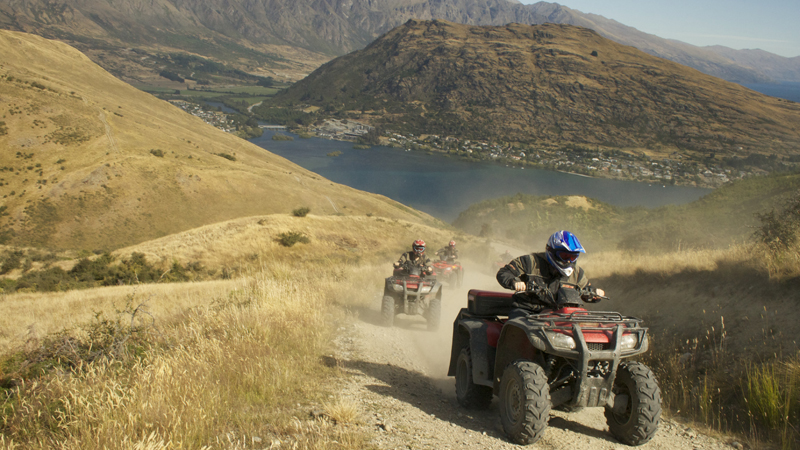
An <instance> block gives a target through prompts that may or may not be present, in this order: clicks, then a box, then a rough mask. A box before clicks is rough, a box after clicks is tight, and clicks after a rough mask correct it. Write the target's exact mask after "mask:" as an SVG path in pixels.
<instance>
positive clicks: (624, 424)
mask: <svg viewBox="0 0 800 450" xmlns="http://www.w3.org/2000/svg"><path fill="white" fill-rule="evenodd" d="M613 392H614V395H615V401H614V403H615V404H614V405H613V406H607V407H606V409H605V415H606V422H607V423H608V429H609V430H610V431H611V434H613V435H614V437H616V438H617V439H619V441H620V442H622V443H623V444H627V445H642V444H644V443H646V442H647V441H649V440H650V439H652V438H653V436H654V435H655V434H656V431H657V430H658V423H659V420H660V419H661V390H660V389H659V388H658V382H656V377H655V375H654V374H653V371H652V370H650V369H649V368H648V367H647V366H645V365H644V364H641V363H638V362H634V361H629V362H624V363H622V364H620V366H619V369H618V370H617V376H616V379H614V388H613Z"/></svg>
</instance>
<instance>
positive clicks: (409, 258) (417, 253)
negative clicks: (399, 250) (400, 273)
mask: <svg viewBox="0 0 800 450" xmlns="http://www.w3.org/2000/svg"><path fill="white" fill-rule="evenodd" d="M408 263H410V264H413V265H415V266H419V267H421V268H422V270H423V271H424V272H425V273H427V274H431V273H433V266H432V263H431V259H430V258H428V257H427V256H426V255H425V241H423V240H422V239H417V240H416V241H414V243H413V244H411V251H410V252H405V253H403V254H402V255H400V259H398V260H397V262H396V263H394V267H395V268H400V267H405V266H406V264H408Z"/></svg>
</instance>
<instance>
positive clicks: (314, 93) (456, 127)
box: [254, 21, 800, 154]
mask: <svg viewBox="0 0 800 450" xmlns="http://www.w3.org/2000/svg"><path fill="white" fill-rule="evenodd" d="M274 104H277V105H284V106H291V105H295V106H297V105H304V104H305V105H313V106H318V107H320V108H321V110H322V111H324V112H323V113H320V114H322V115H323V117H325V115H326V114H327V115H333V114H344V113H347V114H348V115H349V116H350V117H353V116H355V117H358V118H360V119H361V120H365V121H369V122H372V123H374V124H382V125H384V126H385V127H386V128H387V129H388V130H396V131H406V132H411V133H414V134H441V135H450V136H456V137H464V138H469V139H481V140H491V139H498V140H502V141H506V142H522V143H527V144H530V145H534V146H536V145H538V146H549V147H555V148H560V147H564V146H568V145H570V144H581V145H591V146H603V147H606V148H651V149H658V148H660V149H662V150H670V149H671V150H670V151H679V152H685V151H698V152H716V151H720V152H725V153H727V154H735V153H737V152H740V151H744V152H760V153H778V154H796V153H797V152H798V149H800V105H798V104H795V103H792V102H787V101H782V100H779V99H775V98H771V97H767V96H764V95H761V94H757V93H755V92H753V91H750V90H748V89H745V88H743V87H741V86H739V85H736V84H733V83H729V82H726V81H723V80H720V79H717V78H714V77H711V76H708V75H704V74H702V73H700V72H697V71H695V70H693V69H690V68H688V67H685V66H682V65H679V64H675V63H672V62H670V61H667V60H663V59H660V58H655V57H653V56H650V55H648V54H646V53H643V52H641V51H639V50H636V49H635V48H633V47H627V46H623V45H620V44H617V43H615V42H613V41H610V40H608V39H605V38H603V37H601V36H599V35H598V34H597V33H596V32H594V31H592V30H589V29H586V28H581V27H574V26H568V25H553V24H545V25H538V26H527V25H519V24H511V25H508V26H503V27H478V26H467V25H458V24H453V23H449V22H444V21H427V22H419V21H409V22H407V23H406V24H405V25H403V26H401V27H398V28H396V29H395V30H392V31H391V32H390V33H387V34H386V35H384V36H382V37H381V38H380V39H378V40H376V41H375V42H373V43H372V44H370V46H368V47H367V48H365V49H364V50H360V51H357V52H353V53H350V54H348V55H345V56H342V57H339V58H337V59H335V60H333V61H331V62H329V63H327V64H325V65H323V66H322V67H320V68H319V69H317V70H316V71H314V72H313V73H312V74H310V75H309V76H308V77H307V78H305V79H303V80H301V81H300V82H298V83H296V84H295V85H293V86H292V87H291V88H289V89H287V90H286V91H284V92H282V93H280V94H279V95H277V96H276V97H275V99H274ZM266 107H267V106H266V105H265V106H264V108H266ZM254 111H258V109H257V108H254Z"/></svg>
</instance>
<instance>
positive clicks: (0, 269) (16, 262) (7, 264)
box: [0, 251, 25, 274]
mask: <svg viewBox="0 0 800 450" xmlns="http://www.w3.org/2000/svg"><path fill="white" fill-rule="evenodd" d="M24 255H25V254H24V253H23V252H21V251H14V252H9V253H8V254H6V256H5V259H4V260H3V264H2V265H0V274H7V273H8V272H11V271H12V270H14V269H19V268H20V267H21V266H22V257H23V256H24Z"/></svg>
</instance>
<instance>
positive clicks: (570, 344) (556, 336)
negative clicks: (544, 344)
mask: <svg viewBox="0 0 800 450" xmlns="http://www.w3.org/2000/svg"><path fill="white" fill-rule="evenodd" d="M545 333H547V338H548V339H550V342H551V343H552V344H553V347H556V348H568V349H570V350H573V349H574V348H575V339H572V336H567V335H566V334H563V333H556V332H555V331H546V332H545Z"/></svg>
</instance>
